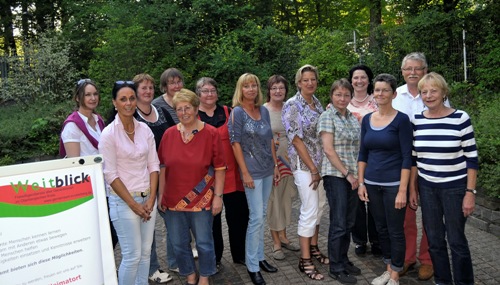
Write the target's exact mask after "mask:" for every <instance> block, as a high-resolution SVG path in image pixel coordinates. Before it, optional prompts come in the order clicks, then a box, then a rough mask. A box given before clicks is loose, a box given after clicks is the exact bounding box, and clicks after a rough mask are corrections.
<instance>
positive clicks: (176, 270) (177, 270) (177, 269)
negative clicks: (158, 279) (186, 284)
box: [168, 267, 179, 273]
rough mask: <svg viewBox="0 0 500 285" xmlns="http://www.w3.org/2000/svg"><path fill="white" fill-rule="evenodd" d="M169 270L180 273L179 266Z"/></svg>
mask: <svg viewBox="0 0 500 285" xmlns="http://www.w3.org/2000/svg"><path fill="white" fill-rule="evenodd" d="M168 270H170V271H172V272H175V273H179V267H176V268H169V269H168Z"/></svg>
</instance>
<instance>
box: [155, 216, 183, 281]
mask: <svg viewBox="0 0 500 285" xmlns="http://www.w3.org/2000/svg"><path fill="white" fill-rule="evenodd" d="M158 213H159V214H160V216H161V217H162V218H163V222H164V223H165V228H166V229H167V238H166V240H167V266H168V268H169V269H175V268H179V265H177V260H175V251H174V246H173V245H172V241H171V239H170V234H169V232H168V228H167V220H166V219H165V213H163V212H161V211H160V212H158ZM153 242H155V241H154V240H153ZM159 267H160V265H159V264H158V268H159ZM149 271H150V273H151V268H150V269H149ZM153 273H154V271H153ZM153 273H151V274H153Z"/></svg>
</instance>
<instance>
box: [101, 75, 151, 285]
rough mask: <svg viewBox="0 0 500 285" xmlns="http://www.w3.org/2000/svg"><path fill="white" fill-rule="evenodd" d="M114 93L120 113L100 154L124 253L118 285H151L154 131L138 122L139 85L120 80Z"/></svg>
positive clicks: (103, 139) (105, 132)
mask: <svg viewBox="0 0 500 285" xmlns="http://www.w3.org/2000/svg"><path fill="white" fill-rule="evenodd" d="M112 95H113V105H114V106H115V112H114V113H116V115H115V116H114V119H113V120H112V121H111V122H110V123H109V125H108V126H107V127H106V128H104V130H103V131H102V134H101V140H100V142H99V152H100V153H101V154H102V155H103V158H104V178H105V179H106V183H107V184H108V185H110V195H109V208H110V217H111V221H112V222H113V225H114V227H115V229H116V232H117V234H118V240H119V242H120V248H121V254H122V261H121V264H120V268H119V271H118V284H120V285H129V284H130V285H132V284H141V285H143V284H148V275H149V258H150V254H151V243H152V242H153V232H154V227H155V219H156V212H157V210H156V189H157V186H158V172H159V170H160V162H159V160H158V156H157V154H156V147H155V139H154V136H153V133H152V132H151V130H150V129H149V127H148V126H147V125H146V124H144V123H141V122H138V121H137V120H136V119H135V118H134V113H135V109H136V105H137V103H136V100H137V95H136V87H135V84H134V82H132V81H117V82H115V85H114V86H113V93H112Z"/></svg>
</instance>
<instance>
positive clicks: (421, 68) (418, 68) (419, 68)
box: [402, 66, 425, 72]
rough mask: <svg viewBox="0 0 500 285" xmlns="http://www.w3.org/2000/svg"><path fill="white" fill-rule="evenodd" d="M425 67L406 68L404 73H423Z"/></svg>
mask: <svg viewBox="0 0 500 285" xmlns="http://www.w3.org/2000/svg"><path fill="white" fill-rule="evenodd" d="M424 69H425V67H423V66H421V67H405V68H402V70H403V71H406V72H408V71H422V70H424Z"/></svg>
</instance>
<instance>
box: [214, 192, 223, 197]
mask: <svg viewBox="0 0 500 285" xmlns="http://www.w3.org/2000/svg"><path fill="white" fill-rule="evenodd" d="M214 195H215V196H217V197H220V198H222V196H224V194H217V193H214Z"/></svg>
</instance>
